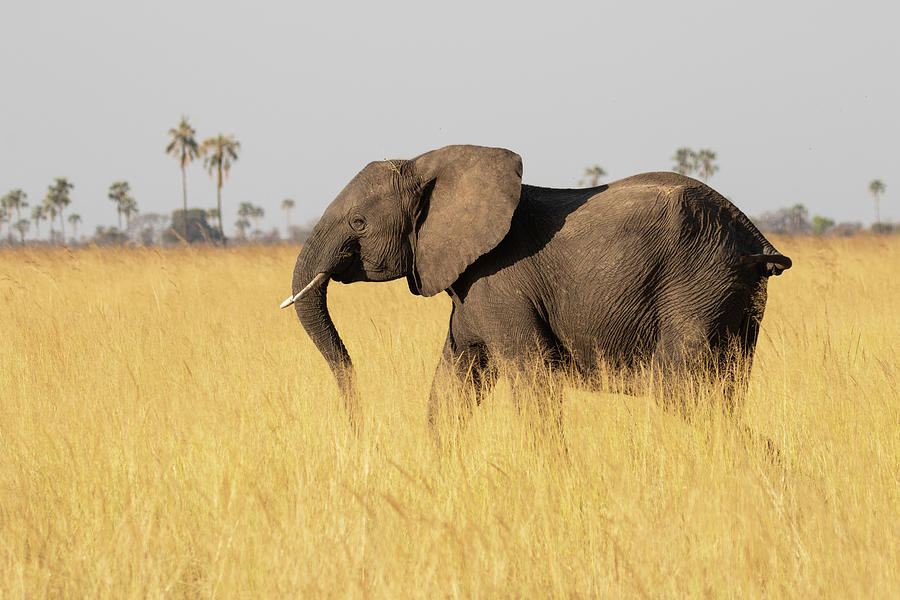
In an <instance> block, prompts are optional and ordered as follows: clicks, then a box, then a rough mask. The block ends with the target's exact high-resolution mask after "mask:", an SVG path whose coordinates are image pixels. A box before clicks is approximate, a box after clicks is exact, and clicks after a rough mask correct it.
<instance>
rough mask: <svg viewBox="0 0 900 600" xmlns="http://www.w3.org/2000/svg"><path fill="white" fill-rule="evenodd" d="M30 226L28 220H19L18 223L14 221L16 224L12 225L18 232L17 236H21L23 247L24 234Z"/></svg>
mask: <svg viewBox="0 0 900 600" xmlns="http://www.w3.org/2000/svg"><path fill="white" fill-rule="evenodd" d="M30 225H31V223H30V222H29V221H28V219H19V220H18V221H16V224H15V225H13V227H14V228H15V229H16V230H18V232H19V235H20V236H22V245H23V246H24V245H25V234H26V233H28V227H29V226H30Z"/></svg>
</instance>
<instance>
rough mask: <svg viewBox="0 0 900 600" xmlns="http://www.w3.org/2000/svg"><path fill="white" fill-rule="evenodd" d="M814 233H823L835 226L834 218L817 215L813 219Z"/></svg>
mask: <svg viewBox="0 0 900 600" xmlns="http://www.w3.org/2000/svg"><path fill="white" fill-rule="evenodd" d="M812 226H813V233H814V234H816V235H822V234H823V233H825V232H826V231H828V230H829V229H830V228H832V227H834V219H829V218H828V217H822V216H819V215H816V216H814V217H813V219H812Z"/></svg>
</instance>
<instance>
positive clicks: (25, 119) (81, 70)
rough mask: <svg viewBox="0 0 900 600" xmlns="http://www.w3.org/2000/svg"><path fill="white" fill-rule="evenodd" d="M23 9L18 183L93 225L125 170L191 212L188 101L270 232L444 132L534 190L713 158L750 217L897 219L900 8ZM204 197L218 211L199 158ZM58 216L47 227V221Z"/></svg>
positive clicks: (2, 186) (11, 58)
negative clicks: (881, 190)
mask: <svg viewBox="0 0 900 600" xmlns="http://www.w3.org/2000/svg"><path fill="white" fill-rule="evenodd" d="M541 4H543V5H544V6H543V7H542V8H541V9H531V8H526V7H525V5H524V3H521V2H509V3H488V2H475V3H469V2H457V1H454V2H442V3H439V4H433V3H426V2H413V3H406V2H372V3H364V4H361V5H354V4H341V3H324V2H319V3H297V2H260V3H247V2H242V3H231V2H182V1H178V2H174V1H168V0H165V1H158V2H152V3H149V2H142V3H131V2H123V1H121V0H117V1H89V2H35V1H31V2H4V3H3V4H2V7H0V22H2V23H3V32H2V35H0V82H2V93H0V194H4V193H6V192H7V191H9V190H10V189H12V188H17V187H21V188H23V189H24V190H25V191H26V192H27V193H28V196H29V197H28V200H29V202H30V203H31V204H32V205H33V204H35V203H37V202H39V201H40V200H41V199H42V198H43V197H44V194H45V192H46V189H47V186H48V185H49V184H50V183H51V182H52V178H53V177H56V176H65V177H68V178H70V179H71V181H72V182H74V184H75V188H74V190H73V193H72V200H73V202H72V205H71V206H70V207H69V208H68V209H67V210H66V214H69V213H72V212H77V213H80V214H81V215H82V217H83V218H84V224H83V226H82V228H81V230H80V232H81V233H88V234H89V233H91V232H93V230H94V228H95V226H96V225H98V224H105V225H111V224H114V223H115V222H116V211H115V207H114V205H113V203H112V202H111V201H109V200H108V199H107V197H106V194H107V190H108V188H109V185H110V183H112V182H113V181H115V180H120V179H125V180H127V181H129V182H130V183H131V186H132V189H133V193H134V196H135V198H136V200H137V203H138V206H139V209H140V211H141V212H163V213H167V214H168V213H170V212H171V211H172V210H173V209H176V208H180V207H181V203H182V199H181V173H180V171H179V169H178V167H177V164H176V162H175V160H174V159H173V158H172V157H170V156H167V155H165V154H164V148H165V146H166V144H167V142H168V135H167V131H168V129H169V128H170V127H174V126H176V125H177V123H178V121H179V119H180V117H181V115H182V114H186V115H188V116H189V118H190V122H191V124H192V125H193V126H194V127H195V128H196V129H197V139H198V141H201V140H202V139H204V138H206V137H208V136H212V135H215V134H217V133H220V132H221V133H224V134H235V135H236V137H237V139H238V140H239V141H240V142H241V145H242V149H241V155H240V160H239V161H238V162H237V163H236V164H235V166H234V168H233V170H232V173H231V177H230V179H229V180H228V181H227V183H226V184H225V188H224V190H223V212H224V215H225V224H226V232H233V231H234V228H233V226H232V224H233V223H234V221H235V220H236V219H237V217H236V215H235V211H236V209H237V205H238V203H239V202H245V201H246V202H252V203H254V204H258V205H261V206H263V207H264V208H265V210H266V218H265V220H264V221H263V224H262V225H263V227H262V228H263V229H270V228H271V227H273V226H276V225H278V226H279V227H283V224H284V214H283V212H282V211H281V210H280V203H281V200H282V199H283V198H287V197H290V198H293V199H295V200H296V202H297V207H296V208H295V209H294V211H293V216H292V222H293V223H295V224H297V223H302V222H304V221H307V220H310V219H314V218H317V217H318V216H319V215H320V214H321V212H322V210H323V209H324V207H325V206H326V205H327V204H328V203H329V202H330V201H331V199H332V198H333V197H334V196H335V194H336V193H337V192H339V191H340V189H341V188H342V187H343V186H344V185H345V184H346V182H347V181H349V180H350V178H351V177H352V176H353V175H354V174H355V173H356V172H357V171H358V170H359V169H360V168H361V167H363V166H364V165H365V164H366V163H367V162H369V161H370V160H377V159H382V158H386V157H399V158H403V157H411V156H414V155H417V154H419V153H421V152H424V151H427V150H430V149H433V148H436V147H440V146H443V145H446V144H454V143H471V144H483V145H496V146H504V147H507V148H510V149H513V150H515V151H516V152H518V153H519V154H521V155H522V157H523V161H524V167H525V174H524V180H525V182H526V183H532V184H539V185H548V186H560V187H563V186H574V185H576V183H577V181H578V179H579V178H580V176H581V173H582V171H583V169H584V167H585V166H587V165H589V164H594V163H597V164H600V165H601V166H603V167H604V168H605V169H606V170H607V172H608V173H609V175H608V177H607V178H606V180H607V181H611V180H614V179H618V178H621V177H625V176H628V175H631V174H634V173H638V172H642V171H651V170H669V169H670V168H671V166H672V164H673V163H672V161H671V160H670V157H671V156H672V154H673V152H674V151H675V149H676V148H677V147H679V146H691V147H693V148H694V149H698V148H711V149H713V150H715V151H716V152H718V154H719V159H718V164H719V165H720V167H721V170H720V171H719V173H717V174H716V175H714V176H713V178H712V179H711V180H710V183H711V184H712V185H713V186H714V187H715V188H717V189H718V190H719V191H721V192H722V193H724V194H725V195H726V196H728V197H730V198H732V199H733V200H734V201H735V203H736V204H737V205H738V206H739V207H740V208H742V209H743V210H744V211H745V212H747V213H748V214H750V215H758V214H760V213H762V212H763V211H767V210H772V209H775V208H779V207H783V206H789V205H791V204H794V203H802V204H805V205H806V206H807V208H808V209H809V211H810V213H812V214H822V215H825V216H829V217H832V218H834V219H835V220H837V221H863V222H866V223H869V222H871V221H872V220H873V217H874V210H873V202H872V199H871V197H870V196H869V194H868V192H867V187H868V184H869V181H870V180H872V179H875V178H880V179H882V180H883V181H884V182H885V184H887V192H886V194H885V195H884V197H883V198H882V202H881V204H882V208H881V214H882V220H884V221H891V220H894V221H896V220H898V218H900V209H898V206H897V204H898V202H897V199H898V198H900V177H898V170H900V169H898V165H900V150H898V147H900V146H898V139H900V116H898V109H900V80H898V75H897V72H898V66H900V43H898V41H897V34H896V28H897V24H898V23H900V10H898V8H897V5H896V3H888V2H860V1H856V2H852V3H841V4H842V6H826V5H824V4H823V3H819V2H792V3H786V2H773V3H767V2H754V3H748V2H736V3H728V2H678V3H672V2H664V3H663V2H660V3H646V4H641V3H637V2H628V3H622V4H621V5H613V4H606V3H599V2H597V3H563V2H555V3H553V6H551V3H546V2H545V3H541ZM188 200H189V204H190V205H191V206H199V207H205V208H210V207H213V206H215V186H214V184H213V182H212V180H211V179H210V178H209V177H208V175H207V174H206V173H205V171H203V170H202V168H201V163H200V162H195V163H193V164H192V165H191V166H190V167H189V168H188ZM46 230H47V228H46V225H45V227H44V232H43V233H46Z"/></svg>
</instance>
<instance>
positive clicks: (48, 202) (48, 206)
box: [44, 186, 58, 243]
mask: <svg viewBox="0 0 900 600" xmlns="http://www.w3.org/2000/svg"><path fill="white" fill-rule="evenodd" d="M51 189H52V186H51ZM57 212H58V211H57V210H56V205H55V204H54V203H53V194H52V193H51V191H50V190H48V191H47V194H46V195H45V196H44V214H45V215H46V217H47V220H48V221H49V222H50V242H51V243H53V242H54V241H55V238H56V232H55V231H54V230H53V224H54V222H55V221H56V214H57Z"/></svg>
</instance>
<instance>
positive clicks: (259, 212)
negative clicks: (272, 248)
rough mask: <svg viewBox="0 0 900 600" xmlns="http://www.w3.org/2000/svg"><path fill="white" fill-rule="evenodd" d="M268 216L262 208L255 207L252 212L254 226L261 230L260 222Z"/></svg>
mask: <svg viewBox="0 0 900 600" xmlns="http://www.w3.org/2000/svg"><path fill="white" fill-rule="evenodd" d="M264 216H266V211H264V210H263V207H262V206H254V207H253V210H252V211H250V218H251V219H253V226H254V227H256V228H257V229H259V220H260V219H262V218H263V217H264Z"/></svg>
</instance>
